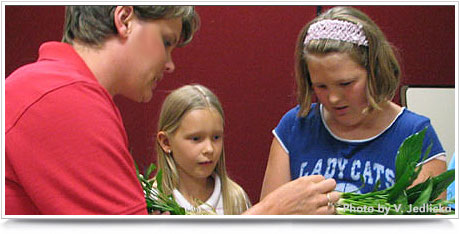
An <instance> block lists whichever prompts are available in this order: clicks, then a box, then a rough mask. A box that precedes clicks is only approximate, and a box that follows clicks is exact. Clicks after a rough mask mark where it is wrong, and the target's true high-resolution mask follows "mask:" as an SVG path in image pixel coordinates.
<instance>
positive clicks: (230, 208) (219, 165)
mask: <svg viewBox="0 0 460 234" xmlns="http://www.w3.org/2000/svg"><path fill="white" fill-rule="evenodd" d="M158 131H159V132H158V134H157V153H158V168H159V169H161V170H162V171H163V188H164V190H165V192H166V193H167V194H173V196H174V198H175V199H176V201H177V202H178V203H179V204H180V205H181V206H183V207H184V208H185V209H186V210H189V211H193V212H203V211H204V212H209V211H210V212H215V213H217V214H226V215H237V214H241V213H243V212H244V211H246V210H247V209H248V208H249V207H250V205H251V204H250V201H249V199H248V196H247V195H246V193H245V191H244V190H243V189H242V188H241V187H240V186H239V185H238V184H236V183H235V182H234V181H233V180H231V179H230V178H229V177H228V175H227V172H226V169H225V153H224V144H223V134H224V112H223V110H222V106H221V104H220V102H219V100H218V99H217V97H216V96H215V95H214V94H213V93H212V92H211V91H210V90H209V89H208V88H206V87H204V86H202V85H197V84H195V85H186V86H183V87H181V88H179V89H177V90H174V91H173V92H172V93H171V94H169V95H168V96H167V97H166V100H165V101H164V103H163V106H162V109H161V114H160V118H159V123H158Z"/></svg>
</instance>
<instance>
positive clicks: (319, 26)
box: [304, 19, 368, 46]
mask: <svg viewBox="0 0 460 234" xmlns="http://www.w3.org/2000/svg"><path fill="white" fill-rule="evenodd" d="M318 39H331V40H338V41H345V42H350V43H353V44H357V45H363V46H368V42H367V40H366V35H365V34H364V31H363V26H362V25H361V24H354V23H351V22H348V21H343V20H328V19H327V20H321V21H318V22H316V23H313V24H312V25H310V28H309V29H308V32H307V36H306V37H305V40H304V45H307V44H308V43H309V42H310V41H311V40H318Z"/></svg>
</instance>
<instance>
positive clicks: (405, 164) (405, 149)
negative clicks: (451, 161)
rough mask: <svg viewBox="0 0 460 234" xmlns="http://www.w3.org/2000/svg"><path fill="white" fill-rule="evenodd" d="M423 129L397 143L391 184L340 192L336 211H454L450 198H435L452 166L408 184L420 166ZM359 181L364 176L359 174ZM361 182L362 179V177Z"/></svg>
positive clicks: (451, 173) (452, 175)
mask: <svg viewBox="0 0 460 234" xmlns="http://www.w3.org/2000/svg"><path fill="white" fill-rule="evenodd" d="M426 129H427V128H425V129H423V130H422V131H420V132H418V133H415V134H413V135H411V136H409V137H408V138H406V140H405V141H404V142H403V143H402V144H401V146H400V148H399V150H398V153H397V155H396V165H395V166H396V178H395V181H396V182H395V184H394V185H393V186H391V187H390V188H387V189H385V190H381V191H376V190H377V188H378V186H379V182H377V184H376V186H375V189H374V191H373V192H370V193H366V194H357V193H355V192H348V193H342V194H341V199H340V200H339V201H338V202H337V204H336V211H337V214H340V215H381V214H389V215H414V214H421V215H431V214H455V211H452V210H451V209H450V207H448V206H447V205H449V204H452V203H454V202H455V201H454V200H449V201H446V200H443V199H437V197H438V196H439V195H440V194H441V193H442V192H444V191H445V190H446V189H447V187H448V186H449V184H451V183H452V182H453V181H454V179H455V170H449V171H446V172H444V173H442V174H440V175H438V176H436V177H433V178H428V179H426V180H425V181H424V182H423V183H420V184H417V185H415V186H413V187H411V188H409V187H410V186H411V185H412V183H413V182H414V181H415V179H417V177H418V175H419V173H420V171H421V169H422V166H419V167H417V164H418V162H419V159H420V156H421V155H422V145H423V139H424V137H425V132H426ZM430 151H431V145H430V146H428V148H427V150H426V151H425V154H424V157H423V159H426V157H427V156H428V154H429V153H430ZM361 179H362V181H363V180H364V179H363V178H361ZM363 184H364V181H363Z"/></svg>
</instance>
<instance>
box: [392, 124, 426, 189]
mask: <svg viewBox="0 0 460 234" xmlns="http://www.w3.org/2000/svg"><path fill="white" fill-rule="evenodd" d="M426 130H427V127H425V128H424V129H423V130H422V131H420V132H418V133H415V134H413V135H411V136H409V137H407V138H406V139H405V140H404V142H403V143H402V144H401V146H400V147H399V150H398V153H397V154H396V163H395V166H396V178H395V179H396V183H398V181H399V179H400V178H401V177H402V176H403V174H404V173H405V171H406V168H407V167H408V166H409V165H410V164H411V163H413V162H418V161H419V160H420V155H421V154H422V146H423V139H424V138H425V132H426Z"/></svg>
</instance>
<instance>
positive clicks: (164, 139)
mask: <svg viewBox="0 0 460 234" xmlns="http://www.w3.org/2000/svg"><path fill="white" fill-rule="evenodd" d="M157 141H158V143H159V144H160V146H161V148H162V149H163V151H164V152H166V153H168V154H169V153H171V144H170V143H169V138H168V135H167V134H166V132H164V131H160V132H158V134H157Z"/></svg>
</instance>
